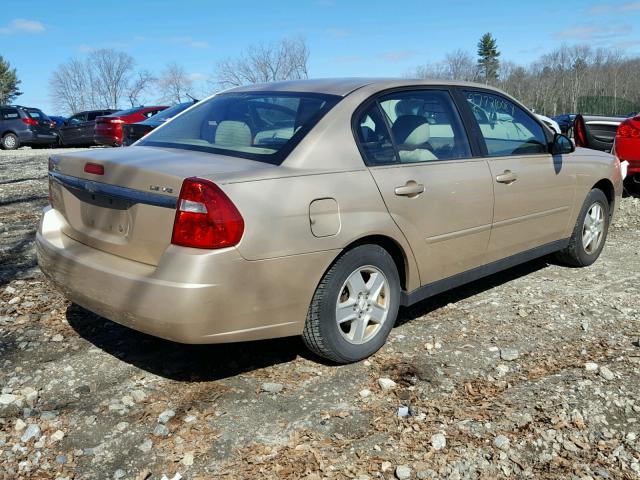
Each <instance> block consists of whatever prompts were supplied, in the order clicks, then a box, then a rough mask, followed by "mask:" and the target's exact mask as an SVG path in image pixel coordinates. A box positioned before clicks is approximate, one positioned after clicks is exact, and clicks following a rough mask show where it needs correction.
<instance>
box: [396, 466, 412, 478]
mask: <svg viewBox="0 0 640 480" xmlns="http://www.w3.org/2000/svg"><path fill="white" fill-rule="evenodd" d="M396 478H397V479H398V480H407V479H408V478H411V468H409V466H408V465H398V466H397V467H396Z"/></svg>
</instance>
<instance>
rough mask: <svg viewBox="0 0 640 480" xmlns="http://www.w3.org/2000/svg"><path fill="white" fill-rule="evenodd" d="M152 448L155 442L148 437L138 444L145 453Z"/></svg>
mask: <svg viewBox="0 0 640 480" xmlns="http://www.w3.org/2000/svg"><path fill="white" fill-rule="evenodd" d="M152 448H153V442H152V441H151V440H149V439H148V438H147V439H146V440H145V441H144V442H142V443H141V444H140V445H138V450H140V451H141V452H144V453H147V452H150V451H151V449H152Z"/></svg>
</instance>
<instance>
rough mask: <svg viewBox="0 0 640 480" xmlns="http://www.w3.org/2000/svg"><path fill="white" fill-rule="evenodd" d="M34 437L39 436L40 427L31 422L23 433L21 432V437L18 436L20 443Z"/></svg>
mask: <svg viewBox="0 0 640 480" xmlns="http://www.w3.org/2000/svg"><path fill="white" fill-rule="evenodd" d="M34 438H36V439H38V438H40V427H39V426H38V425H36V424H35V423H32V424H31V425H29V426H28V427H27V429H26V430H25V431H24V433H23V434H22V437H20V441H21V442H22V443H27V442H28V441H29V440H32V439H34Z"/></svg>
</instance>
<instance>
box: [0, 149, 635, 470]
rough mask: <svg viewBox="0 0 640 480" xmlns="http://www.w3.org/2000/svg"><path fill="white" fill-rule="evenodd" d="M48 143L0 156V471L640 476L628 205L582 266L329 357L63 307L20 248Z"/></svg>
mask: <svg viewBox="0 0 640 480" xmlns="http://www.w3.org/2000/svg"><path fill="white" fill-rule="evenodd" d="M49 154H50V151H46V150H30V149H23V150H19V151H16V152H0V388H1V392H0V478H2V479H11V480H14V479H21V478H24V479H27V478H28V479H40V478H56V479H59V480H62V479H76V480H77V479H111V478H113V479H158V480H160V479H162V478H167V479H176V480H177V479H179V478H183V479H205V478H216V479H236V478H237V479H254V478H256V479H260V478H265V479H289V478H292V479H302V478H305V479H309V480H312V479H320V478H335V479H347V478H350V479H351V478H357V479H360V480H364V479H367V478H369V479H375V478H378V479H383V478H384V479H392V478H399V479H407V478H411V479H415V478H419V479H428V478H451V479H466V478H483V479H493V478H570V479H571V478H575V479H589V478H594V479H595V478H604V479H619V478H620V479H632V478H640V398H639V396H640V345H639V343H638V342H639V338H640V314H639V313H638V306H639V305H640V199H634V198H625V199H624V200H623V203H622V209H621V212H620V214H619V216H618V217H617V219H616V220H615V223H614V225H612V228H611V230H610V236H609V239H608V243H607V246H606V248H605V250H604V252H603V255H602V257H601V258H600V260H599V261H598V262H597V263H596V264H595V265H593V266H592V267H590V268H585V269H571V268H566V267H563V266H560V265H557V264H555V263H554V262H553V260H552V259H549V258H547V259H541V260H537V261H534V262H531V263H528V264H526V265H523V266H521V267H518V268H514V269H511V270H508V271H506V272H504V273H501V274H498V275H493V276H491V277H489V278H487V279H484V280H482V281H477V282H475V283H473V284H470V285H468V286H465V287H462V288H458V289H456V290H454V291H451V292H448V293H446V294H443V295H439V296H437V297H435V298H433V299H431V300H429V301H426V302H423V303H420V304H418V305H416V306H415V307H413V308H411V309H404V310H402V311H401V313H400V321H399V322H398V325H397V326H396V327H395V328H394V329H393V331H392V334H391V337H390V339H389V342H388V344H387V346H386V347H385V348H383V349H382V350H381V351H380V352H379V353H378V354H376V355H375V356H374V357H372V358H371V359H370V360H368V361H365V362H361V363H357V364H354V365H347V366H334V365H329V364H326V363H324V362H322V361H321V360H319V359H318V358H315V357H313V356H312V355H311V354H309V353H308V352H307V351H306V350H305V348H304V346H303V345H302V343H301V341H300V340H299V339H297V338H288V339H280V340H273V341H264V342H254V343H243V344H233V345H212V346H186V345H179V344H174V343H170V342H166V341H163V340H159V339H156V338H153V337H149V336H147V335H144V334H141V333H137V332H135V331H132V330H129V329H127V328H124V327H121V326H119V325H117V324H115V323H112V322H110V321H108V320H106V319H104V318H100V317H98V316H96V315H94V314H92V313H90V312H88V311H86V310H83V309H82V308H80V307H78V306H75V305H72V304H69V302H68V301H66V300H65V298H64V297H63V296H62V295H60V294H59V293H58V292H57V291H55V290H54V289H53V288H52V287H51V286H50V285H49V284H48V282H47V281H46V280H45V279H44V277H43V276H42V274H41V273H40V272H39V270H38V269H37V266H36V263H35V258H34V247H33V236H34V232H35V230H36V227H37V222H38V219H39V216H40V211H41V208H42V207H43V206H44V205H45V204H46V203H47V178H46V168H47V157H48V155H49ZM386 379H390V380H392V381H393V383H391V382H387V381H385V380H386ZM381 385H385V386H388V385H391V386H390V388H387V389H383V388H382V387H381Z"/></svg>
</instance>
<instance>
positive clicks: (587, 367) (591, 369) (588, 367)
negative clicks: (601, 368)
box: [584, 362, 598, 372]
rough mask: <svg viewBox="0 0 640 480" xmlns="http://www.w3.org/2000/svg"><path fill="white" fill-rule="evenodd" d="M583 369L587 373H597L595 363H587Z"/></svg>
mask: <svg viewBox="0 0 640 480" xmlns="http://www.w3.org/2000/svg"><path fill="white" fill-rule="evenodd" d="M584 369H585V370H586V371H587V372H597V371H598V364H597V363H593V362H587V363H585V364H584Z"/></svg>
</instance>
